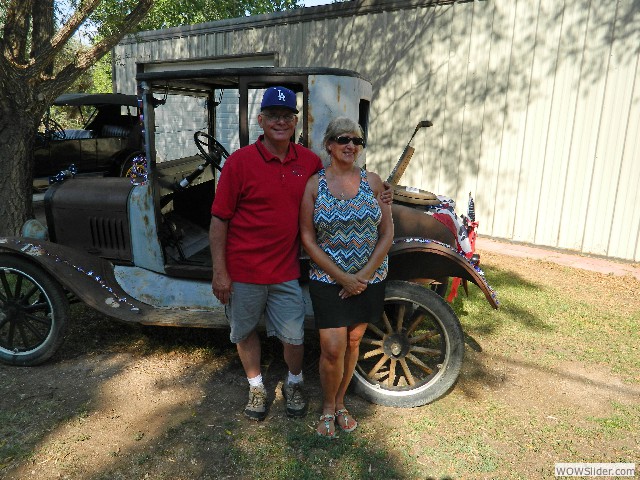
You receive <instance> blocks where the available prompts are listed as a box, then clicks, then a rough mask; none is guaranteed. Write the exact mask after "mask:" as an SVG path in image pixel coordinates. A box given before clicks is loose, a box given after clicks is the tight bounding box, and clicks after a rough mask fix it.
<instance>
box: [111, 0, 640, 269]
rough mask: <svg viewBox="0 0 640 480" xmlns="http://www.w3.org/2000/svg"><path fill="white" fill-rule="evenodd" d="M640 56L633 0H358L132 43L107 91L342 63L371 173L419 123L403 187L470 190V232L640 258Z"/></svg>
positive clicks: (451, 192) (460, 195)
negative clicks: (147, 71) (360, 110)
mask: <svg viewBox="0 0 640 480" xmlns="http://www.w3.org/2000/svg"><path fill="white" fill-rule="evenodd" d="M639 59H640V3H639V2H638V1H637V0H615V1H611V2H593V1H590V0H573V1H568V0H518V1H515V0H495V1H491V0H487V1H452V0H449V1H444V0H441V1H437V0H432V1H429V0H357V1H350V2H345V3H339V4H332V5H327V6H321V7H312V8H302V9H299V10H295V11H291V12H283V13H275V14H269V15H260V16H254V17H246V18H239V19H233V20H226V21H217V22H211V23H206V24H199V25H191V26H184V27H180V28H170V29H164V30H159V31H151V32H142V33H140V34H137V35H135V36H129V37H127V38H126V39H125V40H124V41H123V42H121V43H120V44H119V45H118V46H117V47H116V48H115V50H114V82H115V85H114V87H115V91H118V92H123V93H134V92H135V88H136V86H135V71H136V62H144V63H154V64H156V65H157V66H158V68H170V67H171V64H172V63H173V62H176V61H180V62H182V64H181V66H180V68H183V67H184V65H185V63H184V62H185V61H187V62H188V64H189V65H190V66H191V67H192V68H201V67H202V66H204V65H206V66H207V67H211V66H215V65H222V66H242V65H261V66H267V65H273V66H282V67H292V66H316V67H338V68H345V69H350V70H355V71H358V72H359V73H360V74H362V75H363V76H364V77H365V78H367V79H369V80H370V81H371V82H372V84H373V99H372V104H371V115H370V125H369V145H368V148H367V150H368V152H367V165H368V167H369V168H371V169H373V170H375V171H377V172H378V173H380V174H381V176H383V177H385V176H386V175H387V174H388V173H389V171H390V170H391V168H392V166H393V165H394V163H395V162H396V160H397V158H398V156H399V155H400V153H401V152H402V150H403V148H404V145H405V143H406V142H407V141H408V139H409V137H410V136H411V133H412V132H413V130H414V127H415V126H416V124H417V123H418V122H419V121H420V120H424V119H428V120H431V121H432V122H433V124H434V126H433V127H431V128H429V129H421V130H420V132H419V133H418V134H417V135H416V137H415V139H414V142H413V146H414V147H415V148H416V153H415V155H414V157H413V160H412V163H411V165H410V166H409V168H408V169H407V171H406V173H405V174H404V177H403V180H402V183H403V184H405V185H408V186H415V187H420V188H422V189H425V190H429V191H431V192H434V193H436V194H443V195H447V196H449V197H452V198H454V199H455V200H456V201H457V202H458V210H459V211H461V212H464V211H465V210H466V201H467V197H468V194H469V192H472V194H473V196H474V198H475V206H476V215H477V218H478V220H479V221H480V228H479V233H480V235H484V236H488V237H493V238H498V239H506V240H511V241H516V242H524V243H528V244H534V245H540V246H550V247H555V248H560V249H565V250H571V251H576V252H581V253H585V254H591V255H600V256H606V257H610V258H618V259H624V260H628V261H640V190H639V189H638V185H639V184H640V140H639V136H638V132H639V131H640V75H639V73H640V72H639V68H638V64H639Z"/></svg>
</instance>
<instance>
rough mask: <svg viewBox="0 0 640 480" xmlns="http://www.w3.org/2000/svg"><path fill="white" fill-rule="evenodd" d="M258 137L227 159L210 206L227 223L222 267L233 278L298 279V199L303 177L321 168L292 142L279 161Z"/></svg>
mask: <svg viewBox="0 0 640 480" xmlns="http://www.w3.org/2000/svg"><path fill="white" fill-rule="evenodd" d="M262 139H263V136H262V135H261V136H260V138H259V139H258V141H256V143H254V144H252V145H248V146H246V147H243V148H241V149H240V150H237V151H236V152H234V153H233V154H232V155H230V156H229V158H227V160H226V161H225V163H224V167H223V168H222V172H221V174H220V180H219V181H218V189H217V191H216V196H215V199H214V201H213V205H212V206H211V214H212V215H215V216H216V217H218V218H221V219H223V220H228V221H229V223H228V232H227V250H226V256H227V269H228V271H229V275H230V276H231V279H232V280H233V281H234V282H243V283H259V284H269V283H281V282H287V281H289V280H294V279H296V278H299V277H300V264H299V258H298V255H299V252H300V241H299V235H298V233H299V228H298V216H299V213H300V202H301V201H302V195H303V193H304V188H305V186H306V184H307V180H308V179H309V177H311V176H312V175H313V174H314V173H316V172H317V171H318V170H320V169H321V168H322V162H321V161H320V157H318V156H317V155H316V154H315V153H313V152H312V151H311V150H309V149H307V148H305V147H303V146H301V145H296V144H295V143H293V142H292V143H290V144H289V152H288V153H287V156H286V158H285V159H284V162H281V161H280V159H279V158H278V157H276V156H274V155H273V154H271V153H269V151H268V150H267V149H266V148H265V147H264V145H263V144H262Z"/></svg>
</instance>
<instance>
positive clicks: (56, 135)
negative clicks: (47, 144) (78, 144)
mask: <svg viewBox="0 0 640 480" xmlns="http://www.w3.org/2000/svg"><path fill="white" fill-rule="evenodd" d="M42 124H43V125H44V132H45V136H47V137H48V138H50V139H52V140H64V139H65V138H67V134H66V133H65V131H64V128H62V125H60V124H59V123H58V122H56V121H55V120H54V119H53V118H51V117H47V118H43V119H42Z"/></svg>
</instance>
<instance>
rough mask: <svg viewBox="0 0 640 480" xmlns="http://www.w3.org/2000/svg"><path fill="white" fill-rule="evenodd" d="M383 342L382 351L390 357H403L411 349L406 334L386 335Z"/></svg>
mask: <svg viewBox="0 0 640 480" xmlns="http://www.w3.org/2000/svg"><path fill="white" fill-rule="evenodd" d="M383 342H384V343H383V346H382V348H383V349H384V353H385V354H386V355H387V356H389V357H391V358H395V359H398V358H403V357H405V356H406V355H407V353H409V350H410V349H411V345H410V344H409V339H408V338H407V336H406V335H403V334H400V333H393V334H391V335H387V336H386V337H385V338H384V341H383Z"/></svg>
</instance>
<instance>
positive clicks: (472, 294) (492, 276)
mask: <svg viewBox="0 0 640 480" xmlns="http://www.w3.org/2000/svg"><path fill="white" fill-rule="evenodd" d="M485 274H486V278H487V281H488V283H489V285H491V287H492V288H493V289H494V290H495V291H496V292H497V296H498V299H499V300H500V306H499V308H498V310H497V311H495V310H493V309H492V308H491V307H490V306H489V304H488V303H487V302H486V299H485V297H484V295H483V294H482V292H481V291H480V289H479V288H477V287H476V286H475V285H473V284H469V296H468V297H467V296H466V294H465V293H464V291H463V290H462V289H460V290H459V293H458V296H457V297H456V298H455V299H454V301H453V303H452V305H451V306H452V308H453V309H454V311H455V312H456V315H458V318H459V319H460V321H461V322H462V323H463V324H464V328H465V329H468V330H469V331H471V332H474V333H478V334H482V335H491V334H495V333H497V332H498V330H499V329H500V328H502V327H503V326H504V323H505V322H517V323H519V324H521V325H522V326H524V327H526V328H527V329H530V330H532V331H543V330H549V329H550V328H552V327H551V325H550V324H548V323H547V322H545V320H544V319H543V318H542V316H541V315H538V314H537V313H536V312H535V311H532V310H531V309H530V308H527V305H526V304H524V303H523V302H522V301H521V299H514V298H513V296H512V295H511V294H510V293H511V291H512V290H513V289H514V288H517V289H519V290H521V291H522V292H523V294H525V295H532V296H534V295H537V294H538V293H540V292H542V291H543V288H544V285H540V284H537V283H534V282H530V281H528V280H526V279H524V278H523V277H522V276H521V275H519V274H517V273H515V272H513V271H512V270H508V269H501V268H496V267H492V268H491V270H490V271H488V272H485ZM501 292H502V294H501Z"/></svg>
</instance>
